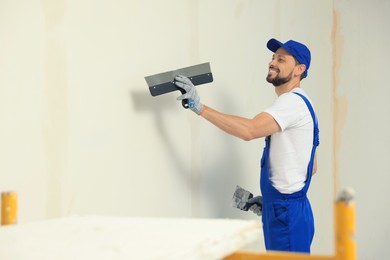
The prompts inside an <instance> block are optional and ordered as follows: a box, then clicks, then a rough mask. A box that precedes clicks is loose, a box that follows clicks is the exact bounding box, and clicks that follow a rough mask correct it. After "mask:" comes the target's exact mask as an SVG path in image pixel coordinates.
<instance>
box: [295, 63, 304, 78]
mask: <svg viewBox="0 0 390 260" xmlns="http://www.w3.org/2000/svg"><path fill="white" fill-rule="evenodd" d="M296 68H297V75H299V76H300V75H302V74H303V73H305V70H306V65H305V64H299V65H297V66H296Z"/></svg>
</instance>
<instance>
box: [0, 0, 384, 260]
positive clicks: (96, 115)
mask: <svg viewBox="0 0 390 260" xmlns="http://www.w3.org/2000/svg"><path fill="white" fill-rule="evenodd" d="M371 3H373V4H371ZM389 11H390V8H389V4H388V3H387V2H386V1H379V0H376V1H364V0H359V1H347V0H344V1H333V2H332V1H325V0H324V1H310V0H306V1H303V0H297V1H281V0H279V1H272V2H270V1H247V0H242V1H239V0H235V1H218V0H213V1H181V0H180V1H179V0H169V1H168V0H167V1H156V0H155V1H88V0H83V1H75V0H55V1H49V0H44V1H39V0H32V1H22V0H14V1H6V0H4V1H1V2H0V90H1V92H0V118H1V120H0V190H1V191H3V190H4V191H5V190H15V191H17V192H18V194H19V222H20V223H24V222H31V221H36V220H40V219H46V218H57V217H62V216H69V215H75V214H77V215H118V216H145V217H195V218H197V217H202V218H244V219H253V218H255V217H256V216H255V215H253V216H252V215H250V214H246V213H243V212H239V211H238V210H236V209H234V208H232V207H231V206H230V200H231V197H232V193H233V192H234V189H235V186H236V185H237V184H239V185H241V186H242V187H245V188H246V189H248V190H251V191H252V192H253V193H258V192H259V185H258V182H259V159H260V156H261V152H262V147H263V140H256V141H252V142H244V141H241V140H238V139H235V138H233V137H231V136H228V135H226V134H225V133H223V132H221V131H220V130H218V129H216V128H215V127H214V126H212V125H211V124H209V123H208V122H206V121H204V120H202V119H201V118H199V117H197V116H195V115H194V114H193V113H191V112H190V111H186V110H184V109H183V108H182V107H181V105H180V103H179V102H177V101H176V97H177V96H178V95H179V93H171V94H167V95H164V96H159V97H151V96H150V94H149V92H148V88H147V85H146V82H145V81H144V78H143V77H144V76H147V75H151V74H155V73H159V72H164V71H168V70H172V69H176V68H181V67H186V66H190V65H194V64H198V63H202V62H210V63H211V68H212V72H213V74H214V82H213V83H212V84H207V85H202V86H200V87H199V88H198V89H199V94H200V96H201V99H202V101H203V102H204V103H205V104H207V105H209V106H211V107H213V108H215V109H218V110H220V111H222V112H225V113H232V114H236V115H240V116H246V117H253V116H255V115H256V114H257V113H259V112H261V111H262V110H263V109H265V108H266V107H267V106H269V105H270V104H272V102H273V100H274V99H275V93H274V90H273V87H272V86H271V85H269V84H268V83H266V81H265V76H266V72H267V66H268V62H269V60H270V58H271V55H272V54H271V53H270V52H269V51H268V50H267V49H266V47H265V44H266V42H267V41H268V39H270V38H272V37H276V38H278V39H280V40H282V41H286V40H288V39H296V40H298V41H302V42H304V43H306V44H307V45H308V46H309V48H310V49H311V52H312V57H313V59H312V64H311V68H310V71H309V77H308V78H307V79H305V80H303V81H302V87H303V88H304V89H305V91H306V92H307V93H308V94H309V95H310V97H311V99H312V100H313V102H314V104H315V107H316V110H317V113H318V117H319V120H320V130H321V132H320V134H321V146H320V148H319V151H318V153H319V154H318V155H319V157H318V159H319V161H318V163H319V170H318V173H317V174H316V176H315V177H314V179H313V182H312V187H311V190H310V198H311V202H312V206H313V210H314V214H315V218H316V236H315V240H314V243H313V253H316V254H328V255H331V254H333V250H334V246H333V242H334V240H333V230H332V227H333V204H332V203H333V199H334V196H335V194H336V193H337V191H338V190H339V189H340V188H342V187H345V186H352V187H354V188H355V189H356V191H357V225H358V227H357V235H356V240H357V242H358V255H359V259H360V258H361V259H385V258H384V256H385V249H384V248H385V245H386V244H387V243H388V240H389V237H388V233H389V228H390V227H389V222H388V221H387V219H388V214H389V210H388V207H387V206H386V205H387V204H386V202H385V198H386V197H388V196H387V195H389V192H388V190H387V189H386V183H387V182H388V180H389V177H388V175H387V173H388V170H387V168H386V165H387V164H386V158H387V154H388V153H387V152H386V151H387V150H386V144H388V143H389V139H388V138H386V136H387V135H386V133H387V132H389V131H388V130H389V129H388V128H389V124H387V123H386V122H387V121H386V118H387V114H388V112H389V105H388V104H387V102H386V100H385V98H386V94H385V93H386V92H385V91H386V89H385V84H386V73H387V72H386V60H387V59H388V58H389V54H388V53H387V51H386V46H387V45H388V43H389V38H388V37H387V33H386V24H388V18H387V15H386V14H387V13H388V12H389ZM374 28H375V30H374ZM370 39H375V41H372V40H370ZM371 46H372V47H371ZM373 175H374V178H373V177H372V176H373ZM380 205H383V206H380ZM253 247H255V248H258V249H259V250H263V249H264V246H263V243H262V241H259V243H258V244H255V245H253Z"/></svg>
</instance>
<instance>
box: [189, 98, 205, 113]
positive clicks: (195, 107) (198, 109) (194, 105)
mask: <svg viewBox="0 0 390 260" xmlns="http://www.w3.org/2000/svg"><path fill="white" fill-rule="evenodd" d="M188 108H189V109H191V110H192V111H194V112H195V113H197V114H198V115H199V114H200V113H202V111H203V104H202V103H200V101H198V102H195V101H194V100H192V99H189V100H188Z"/></svg>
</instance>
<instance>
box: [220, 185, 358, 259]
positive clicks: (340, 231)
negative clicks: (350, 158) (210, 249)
mask: <svg viewBox="0 0 390 260" xmlns="http://www.w3.org/2000/svg"><path fill="white" fill-rule="evenodd" d="M353 195H354V194H353V193H352V192H351V190H344V191H342V193H341V194H340V197H339V199H337V201H336V202H335V204H334V218H335V249H336V254H335V255H334V256H316V255H308V254H295V253H285V252H267V253H260V252H256V251H244V250H241V251H238V252H235V253H233V254H232V255H230V256H228V257H225V258H224V260H276V259H277V260H292V259H294V260H305V259H308V260H356V259H357V258H356V242H355V203H354V201H353Z"/></svg>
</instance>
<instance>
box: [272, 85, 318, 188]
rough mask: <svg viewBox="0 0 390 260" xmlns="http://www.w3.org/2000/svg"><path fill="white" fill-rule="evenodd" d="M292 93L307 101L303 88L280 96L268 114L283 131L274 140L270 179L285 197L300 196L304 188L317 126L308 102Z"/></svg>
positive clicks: (276, 134) (273, 137) (273, 136)
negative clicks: (314, 124)
mask: <svg viewBox="0 0 390 260" xmlns="http://www.w3.org/2000/svg"><path fill="white" fill-rule="evenodd" d="M292 92H297V93H300V94H302V95H304V96H305V97H307V96H306V94H305V92H304V91H303V90H302V89H301V88H295V89H293V90H292V91H291V92H288V93H284V94H282V95H280V96H279V97H278V99H277V100H276V101H275V103H274V104H273V105H272V106H271V107H269V108H268V109H266V110H265V112H267V113H268V114H270V115H271V116H272V117H273V118H274V119H275V120H276V122H277V123H278V124H279V126H280V128H281V131H280V132H277V133H275V134H273V135H272V136H271V146H270V151H269V178H270V180H271V183H272V184H273V186H274V187H275V188H276V189H277V190H278V191H279V192H281V193H284V194H291V193H294V192H297V191H299V190H301V189H302V188H303V186H305V181H306V178H307V166H308V165H309V162H310V155H311V150H312V147H313V127H314V126H313V119H312V117H311V115H310V111H309V109H308V107H307V106H306V103H305V101H304V100H303V99H302V98H301V97H300V96H298V95H296V94H293V93H292ZM309 101H310V100H309ZM310 103H311V101H310Z"/></svg>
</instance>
